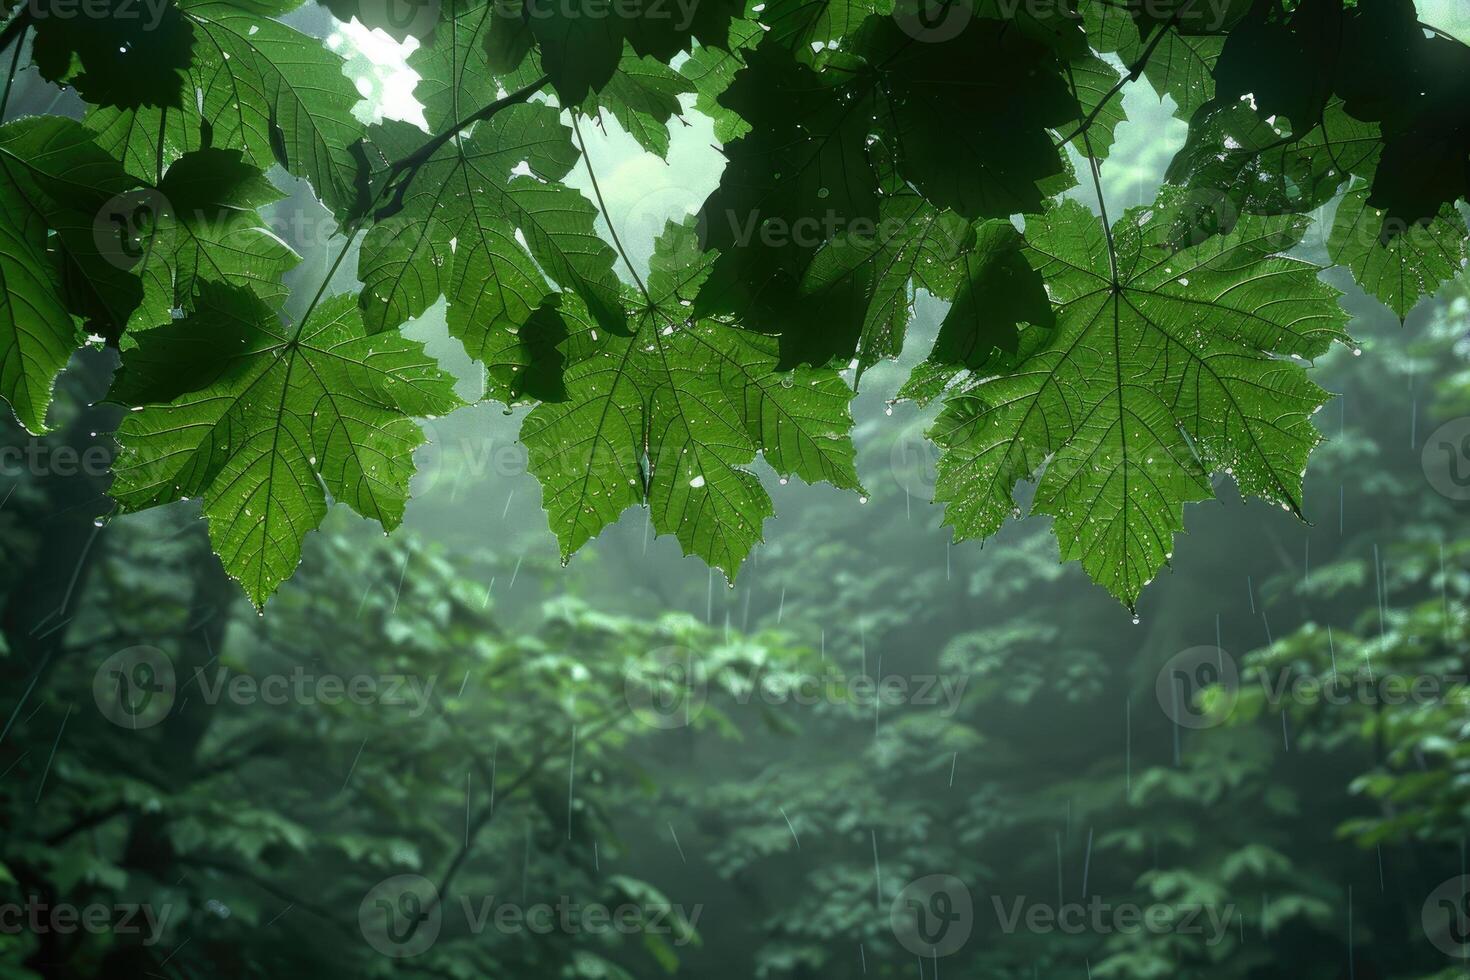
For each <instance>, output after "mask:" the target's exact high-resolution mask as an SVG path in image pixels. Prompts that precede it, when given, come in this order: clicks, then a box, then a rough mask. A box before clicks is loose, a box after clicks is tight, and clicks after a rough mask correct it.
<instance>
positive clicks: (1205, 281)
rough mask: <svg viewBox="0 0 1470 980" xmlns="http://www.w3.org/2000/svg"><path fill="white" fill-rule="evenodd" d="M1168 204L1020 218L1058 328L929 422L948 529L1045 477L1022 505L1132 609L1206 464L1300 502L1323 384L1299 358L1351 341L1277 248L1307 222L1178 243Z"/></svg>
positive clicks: (1339, 319) (1322, 297)
mask: <svg viewBox="0 0 1470 980" xmlns="http://www.w3.org/2000/svg"><path fill="white" fill-rule="evenodd" d="M1169 210H1170V209H1169V208H1167V207H1162V206H1161V207H1158V208H1157V209H1138V210H1135V211H1131V212H1129V213H1128V214H1127V215H1125V216H1124V217H1123V218H1122V219H1121V220H1120V221H1119V222H1118V224H1117V225H1116V226H1115V228H1113V229H1112V231H1111V234H1109V233H1108V231H1106V230H1105V229H1104V227H1103V226H1102V225H1101V223H1100V222H1098V221H1097V220H1096V219H1095V218H1093V217H1092V215H1091V214H1090V213H1088V212H1087V210H1086V209H1085V208H1084V207H1082V206H1081V205H1080V204H1077V203H1076V202H1066V203H1064V204H1062V205H1061V206H1059V207H1057V208H1056V209H1054V210H1053V211H1051V212H1049V213H1048V214H1046V215H1045V216H1043V217H1041V218H1038V219H1035V220H1032V221H1029V222H1028V227H1027V232H1026V242H1027V256H1028V259H1029V260H1030V262H1031V263H1032V265H1033V266H1034V267H1035V268H1036V269H1037V271H1038V272H1040V273H1041V274H1042V275H1043V276H1044V277H1045V279H1046V282H1047V288H1048V291H1049V292H1050V294H1051V296H1052V299H1053V302H1054V303H1055V305H1056V308H1057V309H1056V315H1057V322H1056V327H1055V329H1053V330H1043V329H1028V330H1026V331H1024V332H1023V334H1022V336H1021V344H1020V349H1019V356H1018V357H1017V358H1016V359H1015V364H1014V367H1013V369H1012V370H1009V371H1006V372H1004V373H1001V374H999V375H998V376H993V377H987V378H984V379H982V380H978V381H975V382H973V383H972V384H971V385H970V386H969V387H967V388H966V389H964V390H963V391H961V392H959V393H957V394H954V395H951V396H950V397H949V398H948V399H947V400H946V403H945V408H944V411H943V413H942V415H941V417H940V419H939V421H938V423H937V424H936V426H935V428H934V431H933V435H934V438H935V439H936V441H938V442H939V444H940V445H941V446H942V447H943V455H942V456H941V458H940V463H939V479H938V484H937V491H936V495H937V498H938V499H939V500H941V501H943V502H945V503H946V505H947V508H946V510H947V513H946V519H947V522H948V523H949V524H951V525H953V526H954V527H955V529H956V532H957V535H958V536H959V537H960V538H970V537H985V536H988V535H990V534H993V533H994V532H995V531H996V530H997V529H998V528H999V527H1000V526H1001V524H1002V523H1003V522H1004V520H1005V519H1006V517H1008V516H1010V515H1011V514H1012V509H1013V507H1014V504H1013V502H1012V491H1013V489H1014V487H1015V485H1016V484H1017V483H1018V482H1019V481H1022V480H1027V479H1030V478H1032V477H1033V475H1035V474H1037V473H1038V472H1040V474H1041V475H1040V482H1039V485H1038V487H1037V490H1036V497H1035V501H1034V504H1033V509H1034V510H1036V511H1038V512H1040V513H1045V514H1050V515H1052V517H1053V518H1054V525H1053V527H1054V530H1055V532H1056V535H1057V538H1058V540H1059V541H1060V543H1061V552H1062V557H1063V559H1064V560H1073V559H1075V560H1080V561H1081V563H1082V566H1083V568H1084V569H1086V571H1087V573H1088V574H1089V575H1090V576H1091V577H1092V578H1093V579H1094V580H1095V581H1097V582H1098V583H1099V584H1101V585H1103V586H1104V587H1105V588H1107V589H1108V591H1110V592H1111V593H1112V594H1113V595H1115V596H1117V597H1118V598H1119V599H1121V600H1122V601H1124V602H1125V603H1127V604H1128V605H1129V606H1132V605H1133V604H1134V603H1135V602H1136V600H1137V599H1138V596H1139V593H1140V591H1141V590H1142V589H1143V587H1144V585H1145V584H1147V583H1148V582H1149V581H1150V580H1151V579H1152V578H1153V577H1154V575H1155V574H1157V572H1158V571H1159V569H1160V568H1161V567H1163V565H1164V564H1166V563H1167V562H1168V561H1169V559H1170V557H1171V556H1172V554H1173V550H1174V543H1173V539H1174V535H1175V534H1176V533H1178V532H1179V531H1181V530H1183V526H1184V524H1183V505H1184V504H1185V503H1188V502H1190V501H1197V500H1204V499H1207V498H1209V497H1210V496H1212V488H1211V485H1210V476H1211V475H1212V474H1214V473H1217V472H1221V471H1223V472H1226V473H1229V474H1232V475H1233V476H1234V479H1235V481H1236V483H1237V484H1238V485H1239V487H1240V489H1241V492H1242V493H1243V494H1248V495H1255V496H1260V497H1263V498H1265V499H1267V500H1271V501H1275V502H1277V503H1279V504H1281V505H1282V506H1283V507H1286V508H1288V509H1290V510H1293V511H1296V512H1298V513H1300V504H1299V501H1300V499H1301V479H1302V474H1303V473H1304V471H1305V469H1306V463H1307V456H1308V455H1309V454H1310V452H1311V450H1312V449H1313V447H1315V446H1316V444H1317V442H1318V439H1319V436H1318V433H1317V430H1316V429H1315V427H1314V426H1313V425H1312V422H1311V416H1312V414H1313V413H1314V412H1316V411H1317V410H1318V409H1319V408H1320V407H1321V406H1322V405H1323V404H1324V403H1325V402H1326V400H1327V398H1328V395H1327V393H1326V392H1325V391H1323V390H1322V389H1321V388H1319V387H1317V386H1316V385H1315V384H1313V383H1312V382H1311V381H1309V380H1308V379H1307V377H1306V373H1305V369H1304V365H1303V364H1301V363H1298V362H1297V361H1296V360H1295V359H1297V358H1308V357H1312V356H1315V355H1317V354H1320V353H1322V352H1323V351H1324V350H1325V349H1326V348H1327V347H1328V346H1329V345H1330V343H1331V342H1332V341H1334V340H1338V341H1342V340H1345V339H1346V338H1345V335H1344V333H1343V324H1344V322H1345V321H1346V319H1347V317H1346V314H1345V313H1343V312H1342V311H1341V310H1340V309H1339V307H1338V305H1337V303H1336V296H1337V294H1336V292H1335V291H1334V290H1332V289H1331V288H1329V287H1328V286H1326V285H1325V284H1324V283H1322V282H1320V281H1319V280H1318V279H1317V271H1318V270H1317V269H1316V267H1314V266H1312V265H1309V264H1307V263H1305V262H1301V261H1298V260H1295V259H1290V258H1285V257H1282V256H1281V255H1280V254H1279V252H1280V251H1281V250H1282V249H1284V248H1287V247H1289V246H1290V245H1292V244H1294V243H1295V242H1296V241H1297V240H1298V239H1299V238H1300V235H1301V233H1302V231H1303V230H1304V228H1305V221H1304V220H1303V219H1300V218H1248V219H1246V220H1243V221H1242V222H1241V223H1240V224H1239V225H1238V226H1237V228H1236V229H1235V231H1234V232H1233V233H1232V234H1231V235H1229V236H1226V237H1215V238H1211V239H1209V240H1207V241H1206V242H1205V243H1203V244H1201V245H1199V246H1196V247H1193V248H1190V249H1186V250H1184V251H1179V252H1175V251H1174V250H1173V249H1172V248H1170V247H1169V246H1168V244H1167V232H1168V225H1169V223H1170V222H1171V221H1172V220H1173V216H1172V215H1170V214H1169V213H1168V211H1169Z"/></svg>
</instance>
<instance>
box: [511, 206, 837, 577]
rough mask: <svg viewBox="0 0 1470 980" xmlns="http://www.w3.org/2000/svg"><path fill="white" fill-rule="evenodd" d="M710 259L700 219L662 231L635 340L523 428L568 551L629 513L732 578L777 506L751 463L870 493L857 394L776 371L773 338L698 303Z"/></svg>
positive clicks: (601, 353) (826, 378)
mask: <svg viewBox="0 0 1470 980" xmlns="http://www.w3.org/2000/svg"><path fill="white" fill-rule="evenodd" d="M711 259H712V257H711V256H709V255H702V254H701V253H700V251H699V247H698V242H697V236H696V235H695V232H694V227H693V223H692V222H686V223H685V224H683V225H675V224H673V223H670V224H669V226H668V228H667V230H666V231H665V233H664V235H663V236H662V237H661V238H660V239H659V241H658V243H657V247H656V251H655V254H654V259H653V267H652V273H651V274H650V276H649V277H648V281H647V292H648V297H647V301H646V302H645V303H643V304H641V305H639V306H638V308H637V314H636V316H635V317H634V320H633V322H634V333H633V336H631V337H611V338H607V340H606V341H605V343H604V344H603V345H602V346H601V347H600V348H598V349H597V350H595V351H592V352H585V353H584V354H583V355H582V357H581V359H580V360H579V361H577V362H576V363H572V364H570V365H569V366H568V367H567V369H566V374H565V378H564V380H565V385H566V392H567V396H568V397H567V401H566V402H564V403H558V404H543V405H540V406H538V407H537V408H536V409H535V410H534V411H533V412H532V413H531V414H530V415H529V416H528V417H527V418H526V421H525V424H524V426H523V427H522V430H521V438H522V440H523V441H524V443H525V445H526V448H527V450H528V451H529V453H530V458H531V471H532V473H534V474H535V475H536V477H537V478H538V479H539V480H540V481H541V484H542V496H543V502H544V505H545V507H546V510H547V513H548V515H549V516H550V520H551V527H552V530H553V531H554V532H555V533H556V535H557V537H558V539H559V540H560V542H561V547H562V555H563V557H564V558H570V556H571V555H572V554H573V553H575V552H576V551H577V550H578V549H580V548H581V547H582V546H583V545H584V544H586V543H587V542H588V541H589V540H591V539H592V538H593V537H595V536H596V535H597V534H598V533H599V532H601V531H602V529H603V528H605V527H607V526H608V525H609V524H612V523H613V522H614V521H616V520H617V519H618V517H619V515H621V514H622V513H623V511H625V510H627V509H628V508H630V507H635V506H639V505H646V506H648V508H649V511H650V519H651V521H652V524H653V528H654V530H655V531H656V532H658V533H659V534H673V535H674V536H675V537H676V538H677V539H678V541H679V543H680V544H681V545H682V546H683V549H684V551H685V553H686V554H694V555H698V556H699V557H700V558H702V559H704V560H705V561H706V562H707V563H708V564H710V565H712V566H714V567H717V568H720V569H722V570H724V572H725V573H726V575H727V576H729V577H730V578H732V579H733V578H734V576H735V573H736V570H737V569H738V568H739V566H740V564H741V562H742V561H743V560H744V559H745V556H746V555H747V554H748V553H749V552H750V549H751V548H752V547H754V545H755V544H756V543H757V542H759V541H760V540H761V536H762V525H763V524H764V522H765V520H766V518H768V517H770V516H771V515H772V513H773V509H772V505H771V500H770V497H769V496H768V495H767V494H766V492H765V490H764V489H763V488H762V487H761V484H760V480H759V479H758V478H757V477H756V475H755V474H754V473H753V472H752V471H751V470H750V469H749V468H748V467H749V465H750V464H751V463H752V462H754V460H755V458H756V455H757V453H760V454H763V455H764V457H765V459H766V462H767V463H769V464H770V465H771V466H772V467H773V468H774V469H775V470H776V471H777V473H779V474H780V475H781V476H782V478H783V479H785V478H787V477H789V476H796V477H799V478H800V479H802V480H805V481H807V482H817V481H826V482H830V483H832V484H834V485H835V486H838V487H841V488H844V489H850V490H860V487H859V484H858V480H857V474H856V471H855V470H854V467H853V446H852V442H851V439H850V437H849V434H848V432H849V429H850V428H851V425H852V419H851V417H850V415H849V414H848V402H849V401H850V400H851V398H852V390H851V389H850V388H849V387H848V386H847V385H846V383H844V382H843V380H842V378H841V377H840V376H839V375H838V374H837V372H835V371H832V370H827V369H799V370H797V371H795V372H789V373H788V372H780V371H778V370H777V369H776V360H777V358H776V350H775V343H774V341H772V340H770V339H769V338H765V337H761V336H759V335H757V334H753V333H750V332H748V331H743V330H740V329H738V328H736V327H733V326H729V325H727V324H724V323H720V322H718V321H715V320H712V319H705V318H691V316H690V309H691V307H690V306H689V303H690V302H691V300H692V298H693V296H694V294H695V292H696V291H697V289H698V287H699V284H700V281H701V280H702V279H703V278H704V277H705V276H706V275H708V272H709V266H710V262H711Z"/></svg>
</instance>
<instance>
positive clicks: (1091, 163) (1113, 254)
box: [1067, 32, 1162, 293]
mask: <svg viewBox="0 0 1470 980" xmlns="http://www.w3.org/2000/svg"><path fill="white" fill-rule="evenodd" d="M1160 33H1162V32H1160ZM1067 80H1068V81H1070V82H1071V83H1072V94H1073V95H1074V96H1075V95H1076V94H1077V78H1076V76H1074V75H1073V74H1072V66H1071V65H1068V66H1067ZM1081 132H1082V148H1083V150H1085V151H1086V153H1087V165H1088V168H1089V169H1090V170H1091V171H1092V186H1093V189H1094V190H1096V191H1097V207H1098V210H1099V211H1101V212H1102V223H1103V232H1104V233H1105V234H1106V235H1107V238H1108V268H1109V269H1111V270H1112V275H1113V292H1115V293H1116V292H1117V291H1118V290H1119V289H1120V288H1121V285H1120V283H1119V280H1118V247H1117V244H1116V243H1115V242H1114V241H1113V223H1112V220H1111V219H1110V218H1109V217H1108V202H1107V199H1106V198H1105V197H1103V188H1102V167H1100V166H1098V162H1097V156H1096V154H1094V153H1093V150H1092V137H1091V136H1089V135H1088V133H1087V130H1086V129H1083V130H1082V131H1081Z"/></svg>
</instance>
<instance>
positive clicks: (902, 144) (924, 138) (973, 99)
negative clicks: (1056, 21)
mask: <svg viewBox="0 0 1470 980" xmlns="http://www.w3.org/2000/svg"><path fill="white" fill-rule="evenodd" d="M1007 27H1008V25H1007V24H1005V23H1003V22H1001V21H994V20H985V19H977V20H973V21H970V22H969V23H967V24H966V25H965V27H964V29H963V30H962V31H961V32H960V33H959V34H958V35H956V36H955V37H953V38H949V39H946V40H944V41H942V42H939V43H929V44H924V43H917V44H916V43H914V39H913V38H912V37H910V36H909V35H908V34H906V33H905V32H904V31H903V29H902V28H901V27H900V25H899V24H898V23H896V22H895V21H893V20H892V19H887V20H884V19H875V20H874V21H872V22H870V23H869V24H868V25H867V26H866V27H865V29H864V32H863V36H862V38H861V44H862V49H863V52H864V54H865V56H866V57H867V58H868V59H869V60H870V61H872V62H874V63H875V64H877V65H878V66H879V69H878V71H879V85H880V88H881V90H882V92H883V94H884V96H885V99H886V101H887V103H888V106H887V107H886V109H885V111H882V112H880V113H878V116H877V118H878V120H879V121H880V123H887V126H886V129H887V130H888V131H890V135H891V137H892V139H893V140H894V142H895V143H896V145H897V150H896V156H897V166H898V170H899V172H900V173H902V174H903V176H904V177H906V178H907V179H908V180H909V181H911V182H912V183H913V184H914V186H915V187H917V188H918V190H919V191H920V192H921V193H922V194H923V195H924V196H925V197H926V198H928V199H929V201H930V202H931V203H933V204H934V205H936V206H938V207H945V208H949V209H951V210H953V211H955V212H956V213H958V214H961V215H964V216H965V217H967V218H972V219H973V218H1000V217H1006V216H1009V215H1012V214H1016V213H1018V212H1027V213H1029V212H1034V211H1037V210H1039V209H1040V208H1041V204H1042V201H1043V200H1044V199H1045V197H1046V196H1047V195H1046V194H1044V193H1043V192H1042V189H1041V186H1039V185H1044V184H1045V183H1046V182H1048V181H1051V180H1054V179H1055V178H1057V177H1059V176H1061V175H1062V174H1063V173H1064V172H1065V167H1064V164H1063V161H1062V157H1061V154H1060V152H1059V151H1058V149H1057V147H1056V145H1055V143H1054V141H1053V139H1052V137H1051V135H1050V134H1049V133H1048V130H1049V129H1058V128H1064V127H1066V126H1068V125H1075V124H1077V123H1078V121H1079V120H1080V119H1081V117H1082V113H1081V112H1080V111H1079V107H1078V104H1077V99H1076V97H1075V96H1074V95H1073V93H1072V90H1071V87H1070V86H1069V84H1068V82H1067V79H1066V77H1065V75H1064V74H1063V73H1062V72H1061V71H1060V66H1059V63H1058V62H1057V60H1056V57H1055V55H1054V53H1053V52H1052V51H1051V50H1050V49H1049V48H1047V47H1046V46H1044V45H1041V44H1038V43H1036V42H1034V41H1031V40H1029V39H1028V38H1026V37H1025V35H1023V34H1021V33H1019V32H1017V31H1013V30H1007ZM1018 78H1024V79H1025V80H1026V81H1025V84H1024V85H1017V84H1016V79H1018Z"/></svg>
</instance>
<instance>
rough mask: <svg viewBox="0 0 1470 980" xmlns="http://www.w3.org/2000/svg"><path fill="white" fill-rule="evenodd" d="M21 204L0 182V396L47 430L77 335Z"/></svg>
mask: <svg viewBox="0 0 1470 980" xmlns="http://www.w3.org/2000/svg"><path fill="white" fill-rule="evenodd" d="M25 208H26V205H25V203H24V202H23V201H21V200H19V199H18V198H17V197H16V195H15V192H14V191H13V190H12V189H11V188H10V187H9V186H4V185H0V289H3V290H4V297H3V299H0V398H4V399H5V401H6V402H7V403H8V404H9V405H10V407H11V410H12V411H14V412H15V417H16V418H17V419H19V420H20V423H21V425H23V426H25V427H26V429H27V430H28V431H29V432H32V433H42V432H45V431H46V409H47V408H48V407H49V406H50V404H51V393H52V391H53V390H54V389H55V387H56V378H57V375H59V374H60V373H61V370H62V368H64V367H66V363H67V361H68V360H70V358H71V354H72V351H73V350H75V349H76V347H77V345H78V344H79V343H80V342H81V339H82V327H81V323H80V322H79V321H77V320H75V319H74V318H73V317H72V315H71V313H70V311H68V310H67V308H66V306H65V304H64V303H62V300H61V280H60V276H59V275H58V273H57V271H56V269H55V267H54V266H52V264H51V262H50V259H49V256H47V254H46V249H45V236H44V229H42V233H41V234H40V235H37V234H35V233H33V229H31V228H27V226H26V223H25V221H24V219H23V217H22V216H21V215H22V214H23V212H24V211H25Z"/></svg>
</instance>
